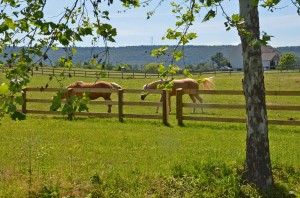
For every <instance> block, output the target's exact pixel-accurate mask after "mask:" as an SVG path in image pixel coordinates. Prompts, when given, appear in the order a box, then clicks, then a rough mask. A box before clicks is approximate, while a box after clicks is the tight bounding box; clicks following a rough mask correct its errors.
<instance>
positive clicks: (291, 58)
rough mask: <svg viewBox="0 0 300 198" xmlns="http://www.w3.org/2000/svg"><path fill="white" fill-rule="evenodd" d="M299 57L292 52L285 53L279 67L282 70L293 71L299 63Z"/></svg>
mask: <svg viewBox="0 0 300 198" xmlns="http://www.w3.org/2000/svg"><path fill="white" fill-rule="evenodd" d="M297 60H298V58H297V56H296V55H295V54H293V53H291V52H287V53H284V54H283V55H282V56H281V57H280V60H279V63H278V67H279V68H280V69H292V68H293V66H295V64H296V63H297Z"/></svg>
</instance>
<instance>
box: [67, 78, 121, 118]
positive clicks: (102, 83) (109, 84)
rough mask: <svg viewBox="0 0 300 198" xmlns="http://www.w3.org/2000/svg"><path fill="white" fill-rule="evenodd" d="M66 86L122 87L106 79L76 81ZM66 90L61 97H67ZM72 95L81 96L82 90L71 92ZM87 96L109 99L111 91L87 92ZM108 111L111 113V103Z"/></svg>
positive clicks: (93, 98)
mask: <svg viewBox="0 0 300 198" xmlns="http://www.w3.org/2000/svg"><path fill="white" fill-rule="evenodd" d="M67 88H106V89H122V87H121V86H120V85H118V84H117V83H114V82H106V81H99V82H95V83H86V82H82V81H77V82H75V83H73V84H71V85H69V86H67ZM67 95H68V94H67V92H66V93H65V94H64V95H63V96H62V99H65V98H66V97H67ZM72 95H73V96H78V97H82V95H83V93H82V92H74V91H73V92H72ZM88 95H89V98H90V99H91V100H95V99H97V98H100V97H102V98H104V100H106V101H111V98H110V96H111V93H93V92H91V93H89V94H88ZM107 112H108V113H111V105H108V110H107Z"/></svg>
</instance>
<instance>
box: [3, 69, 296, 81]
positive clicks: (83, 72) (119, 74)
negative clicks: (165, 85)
mask: <svg viewBox="0 0 300 198" xmlns="http://www.w3.org/2000/svg"><path fill="white" fill-rule="evenodd" d="M7 69H8V67H2V68H1V71H2V72H5V71H6V70H7ZM277 71H278V72H284V71H294V72H300V66H295V68H294V69H289V70H283V69H281V70H277ZM62 72H64V73H65V75H69V76H73V77H85V78H88V77H90V78H97V77H99V75H100V70H95V69H65V68H54V67H52V68H51V67H37V68H36V69H34V68H33V69H32V70H31V74H32V75H60V74H61V73H62ZM105 72H106V78H121V79H128V78H150V77H157V78H159V77H160V75H159V73H156V72H147V71H112V70H106V71H105ZM240 72H242V71H218V70H208V71H190V73H191V74H193V75H196V76H197V75H200V76H201V75H205V74H206V75H208V74H210V75H217V74H218V73H222V74H224V73H228V74H229V75H231V74H235V73H240ZM178 75H182V74H178Z"/></svg>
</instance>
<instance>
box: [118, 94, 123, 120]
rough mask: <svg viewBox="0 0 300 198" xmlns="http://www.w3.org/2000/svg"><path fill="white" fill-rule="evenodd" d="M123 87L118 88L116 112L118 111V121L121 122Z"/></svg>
mask: <svg viewBox="0 0 300 198" xmlns="http://www.w3.org/2000/svg"><path fill="white" fill-rule="evenodd" d="M123 93H124V90H123V89H119V90H118V113H119V121H120V122H123V121H124V120H123V117H124V116H123Z"/></svg>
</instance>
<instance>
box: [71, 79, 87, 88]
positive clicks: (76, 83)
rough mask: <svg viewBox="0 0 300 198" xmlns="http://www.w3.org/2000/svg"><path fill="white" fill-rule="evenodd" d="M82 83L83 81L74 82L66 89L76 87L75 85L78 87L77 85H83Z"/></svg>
mask: <svg viewBox="0 0 300 198" xmlns="http://www.w3.org/2000/svg"><path fill="white" fill-rule="evenodd" d="M83 83H84V82H83V81H76V82H74V83H72V84H70V85H68V86H67V88H70V87H74V86H76V85H78V84H83Z"/></svg>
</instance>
